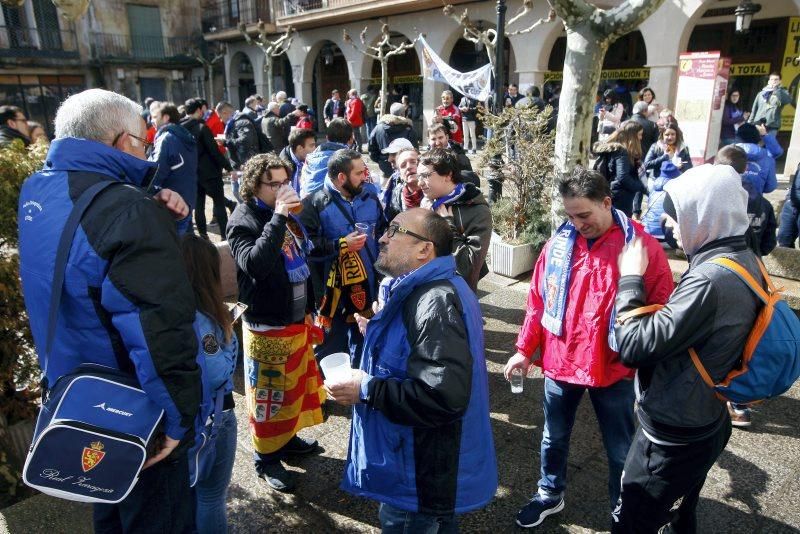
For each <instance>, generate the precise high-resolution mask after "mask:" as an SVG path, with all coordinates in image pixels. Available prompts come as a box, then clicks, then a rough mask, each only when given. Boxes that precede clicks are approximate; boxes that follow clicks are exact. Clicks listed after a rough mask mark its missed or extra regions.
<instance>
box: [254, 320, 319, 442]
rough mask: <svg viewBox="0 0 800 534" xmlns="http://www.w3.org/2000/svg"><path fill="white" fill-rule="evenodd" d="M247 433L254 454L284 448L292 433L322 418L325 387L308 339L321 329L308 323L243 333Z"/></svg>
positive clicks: (316, 340) (315, 340) (314, 338)
mask: <svg viewBox="0 0 800 534" xmlns="http://www.w3.org/2000/svg"><path fill="white" fill-rule="evenodd" d="M243 334H244V335H243V339H244V356H245V358H244V372H245V390H246V391H245V393H246V397H247V411H248V415H249V420H250V435H251V437H252V440H253V447H254V449H255V451H256V452H259V453H262V454H267V453H271V452H275V451H277V450H278V449H280V448H281V447H283V446H284V445H285V444H286V443H287V442H288V441H289V440H290V439H291V438H292V436H294V435H295V434H297V432H298V431H299V430H300V429H302V428H305V427H308V426H313V425H317V424H319V423H321V422H322V408H321V406H322V403H323V402H324V401H325V390H324V389H322V376H321V375H320V372H319V369H318V368H317V361H316V359H315V358H314V351H313V349H312V343H319V342H320V341H321V340H322V331H321V330H320V329H319V328H317V327H314V326H310V325H308V324H299V325H290V326H287V327H285V328H278V329H272V330H266V331H264V332H258V331H251V330H249V329H248V328H247V327H245V328H244V332H243Z"/></svg>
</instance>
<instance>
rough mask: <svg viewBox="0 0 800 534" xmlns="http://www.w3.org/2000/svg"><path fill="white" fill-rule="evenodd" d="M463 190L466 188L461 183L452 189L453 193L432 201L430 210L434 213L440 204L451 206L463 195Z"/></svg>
mask: <svg viewBox="0 0 800 534" xmlns="http://www.w3.org/2000/svg"><path fill="white" fill-rule="evenodd" d="M465 189H466V188H465V187H464V184H463V183H459V184H456V187H455V189H453V191H452V192H451V193H450V194H449V195H445V196H443V197H439V198H437V199H436V200H434V201H433V205H432V206H431V210H433V211H436V210H437V209H439V206H441V205H442V204H452V203H453V202H455V201H456V200H458V198H459V197H460V196H461V195H463V194H464V190H465Z"/></svg>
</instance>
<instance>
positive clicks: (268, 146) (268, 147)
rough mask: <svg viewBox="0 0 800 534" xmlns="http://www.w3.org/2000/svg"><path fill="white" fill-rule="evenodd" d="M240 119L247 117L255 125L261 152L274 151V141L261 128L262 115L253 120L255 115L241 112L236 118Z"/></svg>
mask: <svg viewBox="0 0 800 534" xmlns="http://www.w3.org/2000/svg"><path fill="white" fill-rule="evenodd" d="M239 119H247V120H248V121H249V122H250V123H251V124H252V125H253V128H254V129H255V131H256V137H257V138H258V152H259V153H260V154H266V153H267V152H272V150H273V148H274V147H273V146H272V143H271V142H270V140H269V138H268V137H267V136H266V135H265V134H264V132H263V131H262V130H261V119H262V117H259V118H258V119H255V120H253V117H251V116H250V115H248V114H247V113H240V114H238V115H237V116H236V120H237V121H238V120H239ZM235 124H236V123H235V122H234V125H235ZM234 127H235V126H234Z"/></svg>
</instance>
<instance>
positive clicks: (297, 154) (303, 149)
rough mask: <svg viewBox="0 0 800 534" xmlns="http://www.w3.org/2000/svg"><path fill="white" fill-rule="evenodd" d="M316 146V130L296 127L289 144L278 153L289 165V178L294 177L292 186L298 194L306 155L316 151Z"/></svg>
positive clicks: (290, 135)
mask: <svg viewBox="0 0 800 534" xmlns="http://www.w3.org/2000/svg"><path fill="white" fill-rule="evenodd" d="M316 148H317V135H316V134H315V133H314V130H309V129H308V128H295V129H294V130H293V131H292V133H291V134H289V144H288V145H286V147H285V148H284V149H283V150H281V152H280V154H278V155H279V156H280V158H281V159H282V160H283V161H285V162H286V163H287V164H288V165H289V178H291V179H292V187H294V190H295V191H297V194H298V195H299V194H300V177H301V176H302V174H303V166H304V165H305V164H306V156H307V155H308V154H311V153H312V152H314V150H315V149H316Z"/></svg>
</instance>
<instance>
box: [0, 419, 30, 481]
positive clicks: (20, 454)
mask: <svg viewBox="0 0 800 534" xmlns="http://www.w3.org/2000/svg"><path fill="white" fill-rule="evenodd" d="M2 424H3V426H5V420H3V421H2ZM35 426H36V421H35V420H33V419H31V420H28V421H21V422H19V423H15V424H13V425H11V426H10V427H7V428H4V429H0V437H2V438H3V439H2V441H4V442H5V446H6V447H8V449H7V452H8V453H9V456H10V458H9V460H10V462H11V464H12V465H13V466H14V467H16V468H17V469H22V465H23V464H24V463H25V457H26V456H27V455H28V449H29V448H30V446H31V441H32V440H33V431H34V428H35ZM3 430H4V432H3ZM2 434H5V436H2Z"/></svg>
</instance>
